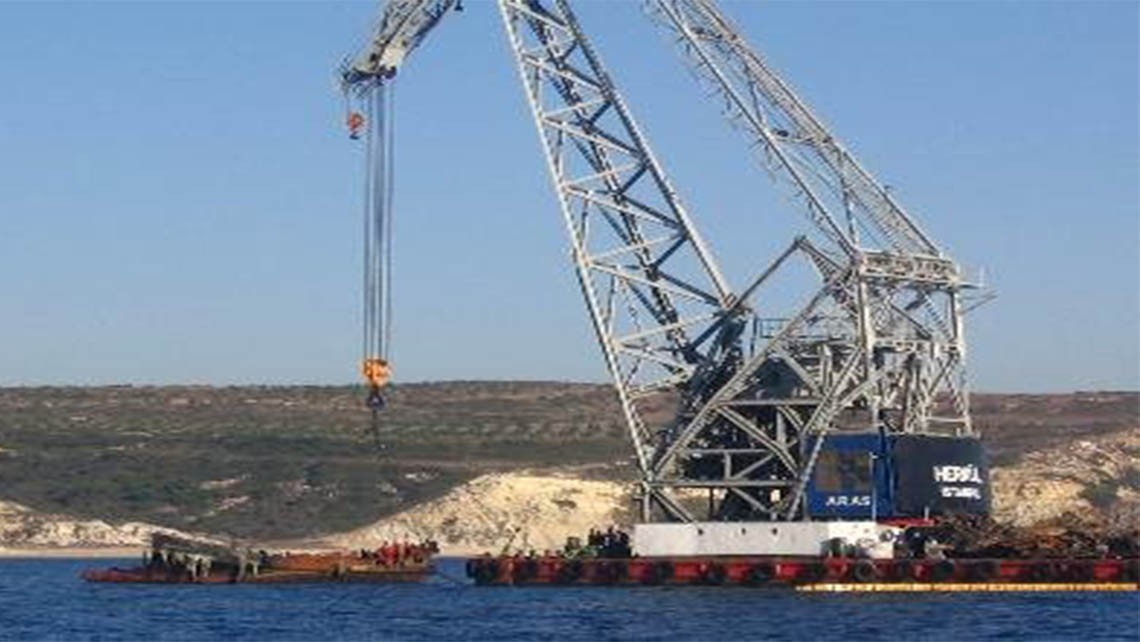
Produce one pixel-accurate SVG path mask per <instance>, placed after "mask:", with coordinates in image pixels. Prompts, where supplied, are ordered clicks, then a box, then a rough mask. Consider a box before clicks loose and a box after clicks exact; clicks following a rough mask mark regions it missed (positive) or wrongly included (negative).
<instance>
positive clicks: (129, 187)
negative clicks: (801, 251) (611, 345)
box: [0, 0, 1140, 391]
mask: <svg viewBox="0 0 1140 642" xmlns="http://www.w3.org/2000/svg"><path fill="white" fill-rule="evenodd" d="M467 5H468V9H467V11H465V12H464V13H462V14H456V15H453V16H449V17H448V19H447V20H446V22H445V23H444V24H442V25H441V27H440V28H439V29H438V30H437V32H436V33H433V34H432V36H431V37H430V38H429V40H428V42H427V43H426V44H425V46H424V47H423V48H422V49H421V50H420V51H418V52H417V53H416V55H415V56H414V58H413V59H412V61H411V62H410V63H409V65H408V66H407V67H406V69H405V70H404V72H403V73H402V74H401V78H400V82H399V85H398V98H397V102H398V120H399V132H398V136H399V139H398V154H399V157H398V164H399V165H398V175H397V183H398V185H397V194H396V217H397V218H396V235H397V238H396V245H397V248H396V252H397V253H396V270H397V272H396V274H395V281H396V291H395V303H396V315H397V316H396V320H395V346H394V354H393V356H394V360H395V362H396V375H397V380H399V381H416V380H433V379H457V378H477V379H497V378H511V379H547V380H550V379H556V380H588V381H603V380H605V372H604V369H603V365H602V362H601V359H600V357H599V355H598V352H597V349H596V347H595V346H594V344H593V339H592V335H591V333H590V331H589V327H588V324H587V320H586V315H585V311H584V308H583V306H582V305H581V303H580V300H579V294H578V292H577V289H576V286H575V282H574V279H573V275H572V272H571V268H570V263H569V259H568V255H567V242H566V240H565V238H564V233H563V230H562V227H561V223H560V219H559V215H558V212H557V209H556V204H555V201H554V198H553V195H552V192H551V190H550V187H549V185H548V184H547V176H546V173H545V166H544V164H543V161H542V159H541V157H540V155H539V147H538V143H537V139H536V137H535V132H534V127H533V124H532V123H531V121H530V117H529V115H528V112H527V108H526V106H525V104H524V102H523V98H522V93H521V91H520V88H519V86H518V80H517V77H516V72H515V70H514V68H513V61H512V60H511V59H510V56H509V52H508V49H507V45H506V41H505V38H504V37H503V34H502V33H501V31H502V29H501V26H500V24H499V19H498V16H497V10H496V9H495V7H494V6H493V5H492V4H490V3H488V2H480V1H479V0H468V2H467ZM577 6H578V12H579V17H580V18H581V21H582V22H583V24H584V26H585V28H586V29H587V31H588V32H589V33H590V34H591V35H592V36H593V38H594V39H595V43H596V45H597V47H598V49H599V50H600V52H601V54H602V56H603V58H604V59H605V61H606V62H607V63H608V65H609V67H610V68H611V71H612V72H613V75H614V76H615V79H616V81H617V82H618V84H619V86H620V88H621V89H622V90H623V92H624V93H625V95H626V98H627V100H628V102H629V103H630V105H631V107H632V108H633V111H634V114H635V116H636V117H637V118H638V120H639V122H640V123H641V124H642V126H643V128H644V130H645V131H646V133H647V134H648V135H649V137H650V139H651V140H652V141H653V143H654V145H655V147H656V150H657V152H658V154H659V156H660V157H661V159H662V160H663V162H664V165H665V167H666V169H667V170H668V171H669V172H670V174H671V175H672V177H673V179H674V183H675V184H676V185H677V187H678V188H679V191H680V192H681V194H682V197H683V198H684V199H685V201H686V203H688V204H689V206H690V209H691V211H692V213H693V214H694V217H695V218H696V220H697V222H698V225H699V226H700V228H701V230H702V232H703V233H704V235H705V236H706V238H707V239H708V240H709V242H710V244H711V245H712V247H713V249H714V251H715V252H716V253H717V255H718V258H719V259H720V261H721V263H722V267H723V268H724V269H725V272H726V273H727V275H728V277H729V279H730V280H731V281H732V282H733V283H735V284H737V285H740V284H741V283H742V282H744V281H745V280H746V279H747V277H748V276H749V275H750V274H752V273H754V272H755V271H756V270H757V269H759V267H760V266H761V265H763V264H764V263H765V262H766V261H767V260H769V259H770V258H771V255H772V252H774V251H775V248H777V247H778V246H779V245H781V244H783V243H785V242H786V241H787V240H788V239H790V235H791V234H793V233H794V232H795V231H796V229H797V227H798V226H800V225H802V223H801V221H802V216H801V215H800V214H799V213H798V212H795V211H792V210H790V209H786V210H785V211H782V212H776V213H773V212H767V214H765V215H764V216H757V215H756V211H755V210H756V209H757V203H761V202H764V199H766V198H770V196H767V195H766V194H770V193H771V187H770V185H769V182H768V180H767V178H765V177H764V176H763V175H762V174H760V173H759V172H758V171H757V170H756V169H754V167H753V165H752V162H751V160H750V159H749V157H748V155H747V153H746V150H745V148H744V146H743V144H741V143H740V141H739V140H738V139H737V137H736V135H735V134H734V133H732V132H731V131H729V130H728V128H727V126H726V125H725V124H724V123H723V122H722V121H721V119H720V117H719V115H718V113H717V111H716V108H715V107H714V106H713V105H711V104H708V102H707V101H705V100H704V99H703V98H702V96H701V95H700V92H698V91H697V90H696V87H695V84H694V83H693V81H692V79H691V78H690V77H689V75H688V74H687V72H685V71H684V70H683V67H682V65H681V64H680V62H679V60H678V57H677V55H676V53H675V52H674V51H672V49H671V47H670V45H669V43H668V42H667V41H665V39H664V38H663V37H662V36H661V34H660V33H659V32H658V31H656V29H655V27H653V26H652V25H651V24H650V23H649V22H648V21H647V20H645V19H644V18H643V17H642V16H641V14H640V8H639V5H638V4H635V3H632V2H599V1H596V0H595V1H587V2H579V3H578V5H577ZM1137 7H1138V5H1137V4H1136V3H1132V2H1115V3H1096V2H1081V3H1078V2H1071V3H1066V2H1021V3H1015V2H1004V3H972V2H924V3H904V2H844V3H838V2H802V3H792V2H773V3H768V2H729V3H726V10H727V11H728V12H729V13H731V14H732V15H733V16H734V17H735V18H736V19H737V21H738V22H739V23H740V25H741V26H742V27H743V29H744V30H745V32H746V34H747V36H748V37H749V39H750V40H751V42H752V43H753V44H754V45H756V46H757V47H758V48H759V49H760V50H761V51H762V52H763V53H764V54H765V55H766V57H767V58H768V59H769V61H770V62H771V63H772V64H773V65H774V66H775V67H776V68H777V69H779V70H781V71H782V72H783V74H784V75H785V77H786V78H787V79H788V80H789V81H790V82H791V84H792V85H793V86H794V87H796V88H797V89H798V90H799V92H800V94H801V95H802V96H803V97H804V98H806V100H807V101H808V102H809V103H810V104H811V105H812V106H813V107H814V108H815V110H816V111H817V112H818V113H819V114H820V115H821V116H822V117H823V118H824V119H825V121H826V122H828V123H829V124H830V125H831V126H832V127H833V129H834V131H835V133H836V134H837V135H838V137H839V138H841V139H842V140H844V141H845V142H846V143H847V145H848V146H849V147H850V148H852V149H853V151H854V152H855V154H856V155H857V156H858V157H859V158H860V159H862V160H863V162H864V164H865V165H867V166H868V167H869V168H870V169H871V170H872V171H873V172H874V173H875V174H876V175H877V176H879V177H880V179H881V180H883V181H884V182H886V183H888V184H890V185H892V187H893V189H894V194H895V195H896V196H898V197H899V199H900V200H902V202H904V203H905V204H906V205H907V207H908V208H909V209H910V210H911V211H912V212H913V213H914V214H915V215H916V216H917V217H918V218H919V219H920V221H921V223H922V224H923V226H924V227H925V228H926V229H927V230H928V231H929V232H930V233H931V234H932V235H933V236H934V237H935V238H936V239H938V241H939V242H940V243H941V245H942V246H943V247H945V248H947V249H948V250H949V251H950V252H951V253H952V255H953V256H955V257H956V258H957V259H958V260H959V261H961V262H962V263H963V264H965V265H967V266H969V267H971V268H978V267H981V268H984V269H985V273H986V275H987V281H988V282H989V284H990V285H992V286H993V287H995V288H996V289H997V290H998V292H999V293H1000V298H999V299H998V300H997V301H995V302H993V303H991V304H989V305H987V306H985V307H983V308H982V309H980V310H978V311H976V312H975V313H974V314H972V315H971V318H970V319H969V325H968V328H967V332H968V336H969V340H970V345H971V354H970V370H971V372H972V379H973V382H974V387H975V388H976V389H978V390H990V391H1063V390H1073V389H1081V390H1088V389H1104V388H1115V389H1120V388H1127V389H1135V388H1137V387H1140V257H1138V247H1140V203H1138V198H1140V196H1138V189H1140V187H1138V175H1140V163H1138V139H1140V133H1138V130H1137V119H1138V116H1137V114H1138V108H1140V105H1138V96H1137V77H1138V70H1137V59H1138V51H1137V24H1138V15H1137V13H1138V9H1137ZM375 12H376V5H375V4H374V3H372V2H316V1H313V2H268V1H267V2H112V1H91V2H75V3H65V2H18V1H17V2H13V1H11V0H8V1H5V2H0V87H3V88H4V90H3V92H4V94H3V98H2V99H0V341H2V343H0V345H2V349H0V355H2V356H0V385H23V384H98V383H115V382H132V383H215V384H229V383H251V382H253V383H343V382H349V381H354V380H355V377H356V368H357V359H358V355H359V349H360V348H359V338H360V331H359V322H360V311H359V301H360V291H359V288H360V283H359V280H360V277H359V253H360V205H359V199H360V181H359V179H360V166H359V162H360V155H359V150H358V148H357V147H355V146H354V145H353V144H351V142H350V141H349V140H348V139H347V137H346V135H345V133H344V130H343V128H342V126H341V121H342V120H343V117H344V114H343V105H342V103H341V101H340V98H339V96H338V94H337V92H336V90H335V84H334V81H333V69H334V67H335V65H336V64H337V62H338V61H339V60H340V59H341V57H342V56H344V55H346V54H349V53H351V52H352V51H353V50H354V49H355V47H356V45H357V44H358V43H359V42H360V41H361V40H362V38H364V36H365V35H366V33H367V27H368V25H369V24H370V23H371V21H372V19H373V16H374V15H375Z"/></svg>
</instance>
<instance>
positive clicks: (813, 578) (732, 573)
mask: <svg viewBox="0 0 1140 642" xmlns="http://www.w3.org/2000/svg"><path fill="white" fill-rule="evenodd" d="M466 571H467V575H468V577H470V578H472V579H473V580H474V581H475V584H477V585H480V586H506V585H587V586H597V585H607V586H612V585H703V586H721V585H736V586H771V587H787V588H793V587H798V586H806V585H820V584H844V585H847V584H862V585H885V584H976V585H983V584H984V585H991V584H1006V585H1018V584H1024V585H1029V584H1037V585H1076V584H1089V585H1109V584H1112V585H1125V587H1127V585H1131V587H1133V588H1140V586H1138V585H1137V580H1138V577H1140V560H1136V559H947V560H923V559H897V560H896V559H885V560H883V559H880V560H875V559H852V558H802V557H700V558H698V557H686V558H654V557H635V558H628V559H606V558H587V559H566V558H561V557H546V558H525V557H512V556H504V557H490V556H484V557H477V558H472V559H469V560H468V561H467V567H466Z"/></svg>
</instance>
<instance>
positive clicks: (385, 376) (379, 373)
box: [360, 358, 392, 390]
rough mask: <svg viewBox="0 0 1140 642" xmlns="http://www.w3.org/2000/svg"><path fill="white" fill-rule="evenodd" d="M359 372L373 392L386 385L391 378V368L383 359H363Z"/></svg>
mask: <svg viewBox="0 0 1140 642" xmlns="http://www.w3.org/2000/svg"><path fill="white" fill-rule="evenodd" d="M360 371H361V373H362V374H363V375H364V380H365V381H367V382H368V385H369V386H371V387H372V388H373V389H374V390H379V389H380V388H383V387H384V386H386V385H388V380H389V379H391V378H392V368H391V367H390V366H389V365H388V362H387V361H385V360H384V359H378V358H370V359H365V360H364V363H363V364H361V368H360Z"/></svg>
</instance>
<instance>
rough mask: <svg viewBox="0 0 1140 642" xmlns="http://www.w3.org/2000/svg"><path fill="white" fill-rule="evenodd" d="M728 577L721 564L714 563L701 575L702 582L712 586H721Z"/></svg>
mask: <svg viewBox="0 0 1140 642" xmlns="http://www.w3.org/2000/svg"><path fill="white" fill-rule="evenodd" d="M726 577H727V574H726V573H725V570H724V567H723V566H721V565H720V564H715V563H713V564H709V565H708V567H707V568H705V570H704V572H703V573H701V582H702V583H704V584H708V585H710V586H720V585H721V584H724V581H725V579H726Z"/></svg>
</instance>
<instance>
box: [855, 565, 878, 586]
mask: <svg viewBox="0 0 1140 642" xmlns="http://www.w3.org/2000/svg"><path fill="white" fill-rule="evenodd" d="M850 572H851V579H853V580H855V581H856V582H859V583H861V584H868V583H870V582H874V581H875V580H877V579H879V569H877V568H875V565H874V564H873V563H872V562H869V561H867V560H862V561H860V562H857V563H856V564H855V565H854V566H852V567H851V571H850Z"/></svg>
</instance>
